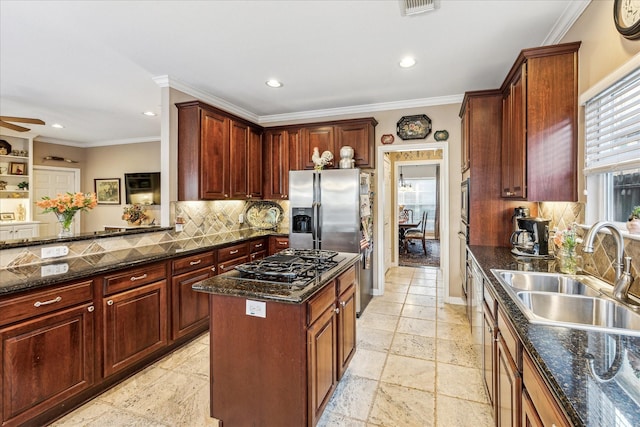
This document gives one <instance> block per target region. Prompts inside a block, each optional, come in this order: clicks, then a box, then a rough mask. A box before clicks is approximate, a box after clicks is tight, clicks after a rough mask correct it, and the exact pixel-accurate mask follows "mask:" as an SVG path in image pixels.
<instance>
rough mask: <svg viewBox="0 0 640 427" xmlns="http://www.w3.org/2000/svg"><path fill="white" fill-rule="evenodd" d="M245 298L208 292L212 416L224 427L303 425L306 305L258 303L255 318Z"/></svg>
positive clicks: (305, 383)
mask: <svg viewBox="0 0 640 427" xmlns="http://www.w3.org/2000/svg"><path fill="white" fill-rule="evenodd" d="M247 301H248V300H247V299H246V298H242V297H234V296H222V295H210V296H209V303H210V313H211V317H210V334H211V344H210V351H211V371H210V378H211V406H210V411H211V416H212V417H214V418H217V419H219V420H220V421H221V422H222V426H224V427H236V426H283V427H285V426H296V427H297V426H306V425H308V423H309V421H308V416H307V412H308V408H307V400H308V399H307V363H306V359H307V356H306V350H307V343H306V336H307V335H306V322H307V318H306V314H307V311H306V304H285V303H279V302H273V301H269V302H256V304H258V305H261V304H264V310H262V311H261V310H260V309H259V308H258V309H257V311H258V312H260V313H263V314H265V317H258V316H256V315H249V314H247V309H248V307H247ZM249 304H251V303H249ZM256 314H257V313H256Z"/></svg>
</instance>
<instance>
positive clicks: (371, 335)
mask: <svg viewBox="0 0 640 427" xmlns="http://www.w3.org/2000/svg"><path fill="white" fill-rule="evenodd" d="M356 337H357V340H358V342H357V347H358V348H363V349H367V350H376V351H389V349H390V348H391V342H392V341H393V331H383V330H380V329H372V328H367V327H364V326H362V323H361V322H360V321H358V326H357V330H356Z"/></svg>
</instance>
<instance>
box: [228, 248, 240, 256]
mask: <svg viewBox="0 0 640 427" xmlns="http://www.w3.org/2000/svg"><path fill="white" fill-rule="evenodd" d="M239 251H240V249H236V250H235V251H229V255H235V254H237V253H238V252H239Z"/></svg>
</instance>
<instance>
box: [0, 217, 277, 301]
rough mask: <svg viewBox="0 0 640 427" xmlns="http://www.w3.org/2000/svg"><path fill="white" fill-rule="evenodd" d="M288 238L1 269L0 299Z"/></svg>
mask: <svg viewBox="0 0 640 427" xmlns="http://www.w3.org/2000/svg"><path fill="white" fill-rule="evenodd" d="M272 235H276V236H280V235H288V234H283V233H280V232H278V231H277V230H256V229H246V230H241V231H235V232H229V233H219V234H211V235H206V236H202V237H195V238H190V239H184V240H173V241H169V242H166V243H159V244H155V245H148V246H140V247H135V248H130V249H123V250H118V251H111V252H103V253H95V254H91V255H85V256H82V257H76V258H66V259H57V260H51V261H49V262H45V263H38V264H27V265H24V266H20V267H8V268H5V269H0V296H4V295H7V294H14V293H18V292H24V291H29V290H33V289H37V288H39V287H44V286H51V285H56V284H59V283H63V282H67V281H70V280H79V279H83V278H87V277H91V276H95V275H98V274H104V273H106V272H110V271H116V270H120V269H124V268H130V267H135V266H137V265H142V264H148V263H151V262H156V261H163V260H167V259H170V258H175V257H179V256H184V255H190V254H196V253H198V252H204V251H207V250H213V249H217V248H221V247H223V246H227V245H229V244H233V243H239V242H243V241H247V240H251V239H255V238H259V237H261V236H265V237H267V236H272Z"/></svg>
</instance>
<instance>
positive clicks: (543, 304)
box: [492, 270, 640, 336]
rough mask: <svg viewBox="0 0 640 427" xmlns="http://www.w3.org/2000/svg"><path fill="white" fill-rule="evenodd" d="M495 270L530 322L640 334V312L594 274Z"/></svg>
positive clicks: (495, 273) (496, 275) (494, 272)
mask: <svg viewBox="0 0 640 427" xmlns="http://www.w3.org/2000/svg"><path fill="white" fill-rule="evenodd" d="M492 272H493V274H494V276H495V277H496V278H497V279H498V280H499V281H500V282H501V283H502V284H503V285H504V288H505V290H506V291H507V292H508V293H509V294H510V295H511V296H512V297H513V300H514V301H515V303H516V304H517V305H518V307H520V309H521V310H522V312H523V313H524V314H525V316H526V317H527V319H528V320H529V322H531V323H540V324H547V325H553V326H564V327H569V328H576V329H589V330H598V331H602V332H609V333H618V334H625V335H636V336H640V313H639V312H638V311H635V310H634V309H632V308H631V307H629V306H627V305H625V304H624V303H622V302H619V301H617V300H614V299H613V298H610V297H609V295H610V293H611V289H612V286H611V285H609V284H608V283H606V282H604V281H601V280H599V279H597V278H595V277H592V276H587V275H566V274H559V273H538V272H524V271H511V270H492ZM608 294H609V295H608Z"/></svg>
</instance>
